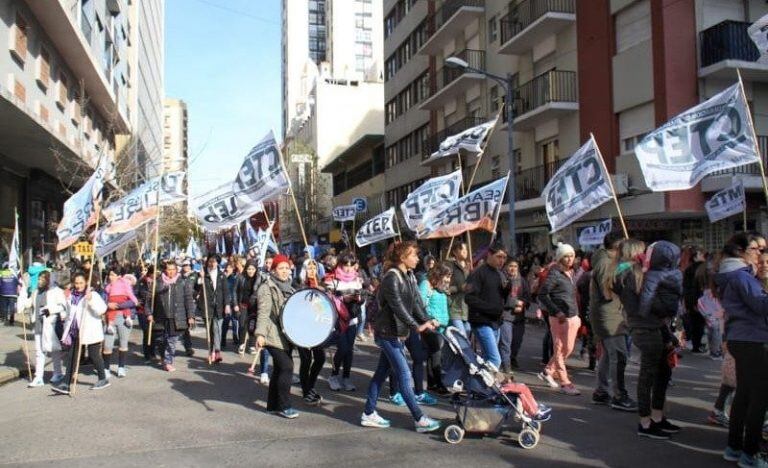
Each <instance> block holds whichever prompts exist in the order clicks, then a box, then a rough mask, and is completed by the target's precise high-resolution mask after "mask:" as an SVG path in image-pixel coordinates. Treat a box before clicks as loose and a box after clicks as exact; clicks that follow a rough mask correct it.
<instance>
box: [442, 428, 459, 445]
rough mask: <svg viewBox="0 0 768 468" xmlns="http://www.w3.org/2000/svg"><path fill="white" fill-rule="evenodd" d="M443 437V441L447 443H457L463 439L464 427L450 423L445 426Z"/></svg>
mask: <svg viewBox="0 0 768 468" xmlns="http://www.w3.org/2000/svg"><path fill="white" fill-rule="evenodd" d="M443 437H445V441H446V442H448V443H449V444H458V443H459V442H461V441H462V440H463V439H464V429H462V427H461V426H459V425H458V424H451V425H450V426H448V427H446V428H445V432H443Z"/></svg>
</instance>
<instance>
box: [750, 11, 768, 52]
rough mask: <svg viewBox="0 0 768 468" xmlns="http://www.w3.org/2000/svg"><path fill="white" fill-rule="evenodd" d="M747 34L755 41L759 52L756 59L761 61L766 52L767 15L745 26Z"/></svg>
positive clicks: (767, 50)
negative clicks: (758, 56)
mask: <svg viewBox="0 0 768 468" xmlns="http://www.w3.org/2000/svg"><path fill="white" fill-rule="evenodd" d="M747 34H749V37H750V38H751V39H752V42H754V43H755V46H756V47H757V51H758V52H760V58H759V59H758V61H759V62H763V61H764V60H765V56H766V54H768V15H765V16H763V17H762V18H760V19H759V20H757V21H755V22H754V23H752V25H750V26H749V27H748V28H747Z"/></svg>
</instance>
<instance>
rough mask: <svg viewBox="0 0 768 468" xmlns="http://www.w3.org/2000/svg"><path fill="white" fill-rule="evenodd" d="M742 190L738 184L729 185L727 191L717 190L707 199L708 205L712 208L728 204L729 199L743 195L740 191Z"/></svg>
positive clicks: (735, 198)
mask: <svg viewBox="0 0 768 468" xmlns="http://www.w3.org/2000/svg"><path fill="white" fill-rule="evenodd" d="M742 190H743V187H741V186H738V187H731V188H729V189H728V190H727V191H722V192H718V193H716V194H715V196H713V197H712V199H711V200H710V201H709V206H710V207H712V208H717V207H719V206H722V205H725V204H728V203H729V202H730V201H733V200H737V199H739V198H741V197H742V196H743V194H742V192H741V191H742Z"/></svg>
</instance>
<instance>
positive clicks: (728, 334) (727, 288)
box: [715, 258, 768, 343]
mask: <svg viewBox="0 0 768 468" xmlns="http://www.w3.org/2000/svg"><path fill="white" fill-rule="evenodd" d="M715 283H716V284H717V288H718V291H719V295H720V304H721V305H722V306H723V309H725V339H726V341H749V342H755V343H768V294H766V292H765V290H763V288H762V285H761V284H760V281H759V280H758V279H757V278H755V276H754V275H753V274H752V268H751V267H750V266H749V265H747V264H746V263H745V262H744V261H742V260H741V259H739V258H726V259H725V260H723V261H722V262H721V263H720V269H719V270H718V272H717V274H716V275H715Z"/></svg>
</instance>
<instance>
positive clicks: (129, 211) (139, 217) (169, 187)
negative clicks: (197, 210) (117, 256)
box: [102, 171, 187, 234]
mask: <svg viewBox="0 0 768 468" xmlns="http://www.w3.org/2000/svg"><path fill="white" fill-rule="evenodd" d="M184 177H185V173H184V172H183V171H178V172H169V173H168V174H164V175H163V176H157V177H155V178H154V179H151V180H148V181H146V182H144V183H143V184H141V185H139V186H138V187H136V188H135V189H133V190H131V191H130V193H128V195H126V196H124V197H123V198H121V199H120V200H117V201H116V202H114V203H112V204H111V205H109V206H108V207H106V208H104V210H103V211H102V213H104V217H105V218H106V219H107V226H106V232H107V233H109V234H116V233H118V232H128V231H131V230H133V229H137V228H139V227H141V226H143V225H144V224H145V223H148V222H149V221H151V220H153V219H155V218H156V217H157V210H158V209H160V208H159V207H161V206H169V205H173V204H174V203H178V202H182V201H184V200H186V199H187V194H186V193H184Z"/></svg>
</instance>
